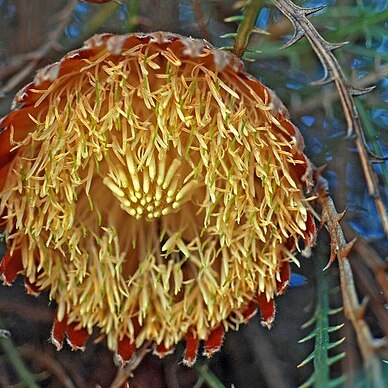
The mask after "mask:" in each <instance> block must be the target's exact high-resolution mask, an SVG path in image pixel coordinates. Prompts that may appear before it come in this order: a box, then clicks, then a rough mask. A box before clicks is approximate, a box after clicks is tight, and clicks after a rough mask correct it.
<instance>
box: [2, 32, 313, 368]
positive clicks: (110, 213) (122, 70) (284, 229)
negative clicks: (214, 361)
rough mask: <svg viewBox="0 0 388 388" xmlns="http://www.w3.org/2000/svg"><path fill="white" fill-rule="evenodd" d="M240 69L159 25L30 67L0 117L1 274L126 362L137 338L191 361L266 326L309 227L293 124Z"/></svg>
mask: <svg viewBox="0 0 388 388" xmlns="http://www.w3.org/2000/svg"><path fill="white" fill-rule="evenodd" d="M287 117H288V116H287V111H286V110H285V108H284V107H283V105H282V104H281V102H280V101H279V100H278V99H277V98H276V96H275V95H274V93H273V92H272V91H271V90H269V89H268V88H266V87H265V86H263V85H262V84H261V83H260V82H258V81H257V80H255V79H254V78H252V77H250V76H249V75H247V74H246V73H244V71H243V65H242V62H241V61H240V60H239V59H238V58H236V57H235V56H233V55H232V54H230V53H227V52H224V51H221V50H218V49H215V48H214V47H212V46H211V45H209V44H208V43H207V42H205V41H202V40H196V39H191V38H186V37H182V36H178V35H174V34H168V33H162V32H157V33H152V34H131V35H124V36H115V35H109V34H104V35H97V36H95V37H93V38H91V39H90V40H88V41H87V42H86V43H85V45H84V47H83V48H81V49H79V50H75V51H73V52H70V53H69V54H67V55H66V56H65V57H64V58H63V59H62V60H61V61H60V62H58V63H56V64H53V65H51V66H48V67H46V68H45V69H42V70H41V71H40V72H38V74H37V75H36V77H35V80H34V82H32V83H31V84H29V85H27V86H26V87H25V88H24V89H23V90H21V91H20V92H19V94H18V95H17V97H16V99H15V105H14V110H13V111H12V112H11V113H10V114H9V115H8V116H6V117H4V118H3V119H2V120H1V121H0V126H1V127H2V128H4V129H3V131H2V132H1V134H0V192H1V202H0V204H1V214H2V223H3V226H4V230H5V235H6V240H7V245H8V252H7V253H6V255H5V257H4V258H3V261H2V263H1V265H0V271H1V272H2V274H3V278H4V281H5V283H10V282H12V281H13V280H14V278H15V277H16V275H17V274H19V273H20V274H22V275H24V277H25V279H26V286H27V288H28V290H29V291H30V292H32V293H38V292H39V291H42V290H48V291H49V297H50V299H52V300H55V301H56V303H57V305H58V309H57V315H56V320H55V323H54V328H53V333H52V339H53V341H54V343H56V344H57V346H58V347H60V346H61V344H62V340H63V339H64V338H65V337H67V339H68V341H69V343H70V344H71V345H72V346H73V347H74V348H82V347H83V346H84V344H85V341H86V339H87V337H88V335H89V334H91V332H92V330H93V328H99V330H100V331H101V332H102V333H103V334H105V335H106V337H107V342H108V347H109V348H110V349H112V350H113V351H115V352H116V354H117V355H118V357H119V359H120V360H122V361H127V360H128V359H129V358H130V357H131V355H132V354H133V352H134V351H135V350H136V348H138V347H139V346H141V345H142V344H143V343H144V342H145V341H152V342H153V343H154V344H155V353H157V354H159V355H160V356H162V355H165V354H167V353H168V352H169V351H171V350H172V349H173V348H174V346H175V345H176V344H177V343H178V342H179V341H181V340H182V339H184V340H186V352H185V356H184V360H185V362H186V364H188V365H191V364H192V363H193V362H194V361H195V358H196V354H197V349H198V344H199V341H201V340H203V341H204V352H205V354H206V355H207V356H210V355H212V354H213V353H214V352H215V351H217V350H218V349H219V348H220V346H221V343H222V338H223V335H224V332H225V331H226V330H228V329H229V328H232V329H237V328H238V326H239V324H240V323H242V322H245V321H246V320H247V319H249V318H250V317H251V316H252V315H253V314H254V313H255V312H256V310H257V308H260V311H261V316H262V323H263V324H265V325H267V326H270V325H271V323H272V320H273V317H274V309H275V307H274V302H273V299H274V297H275V295H276V294H279V293H282V292H283V291H284V289H285V287H286V285H287V283H288V280H289V272H290V270H289V262H290V261H296V259H295V256H294V253H295V251H296V250H297V249H299V245H298V242H299V240H303V241H304V243H305V247H306V248H307V249H308V248H309V247H311V245H312V244H313V242H314V238H315V226H314V222H313V220H312V217H311V215H310V213H309V211H308V208H307V206H306V201H308V198H307V199H306V198H305V196H304V193H306V192H308V189H309V187H310V185H311V169H310V167H309V162H308V160H307V159H306V157H305V155H304V154H303V140H302V138H301V136H300V133H299V131H298V130H297V129H296V128H295V127H294V126H293V125H292V124H291V123H290V121H289V120H288V118H287Z"/></svg>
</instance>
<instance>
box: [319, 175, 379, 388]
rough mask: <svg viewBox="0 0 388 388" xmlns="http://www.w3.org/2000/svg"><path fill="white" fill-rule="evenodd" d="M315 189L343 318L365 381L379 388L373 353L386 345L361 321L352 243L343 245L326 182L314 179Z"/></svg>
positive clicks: (377, 365) (362, 309)
mask: <svg viewBox="0 0 388 388" xmlns="http://www.w3.org/2000/svg"><path fill="white" fill-rule="evenodd" d="M316 189H317V194H318V201H319V203H320V204H321V206H322V222H323V223H325V224H326V226H327V229H328V232H329V235H330V240H331V258H332V257H337V258H338V266H339V270H340V280H341V291H342V298H343V304H344V312H345V316H346V318H347V319H349V320H350V321H351V323H352V326H353V328H354V330H355V332H356V335H357V341H358V344H359V347H360V351H361V354H362V357H363V362H364V366H365V370H366V372H367V376H368V378H369V380H370V381H371V382H372V383H373V386H374V387H377V388H380V387H381V388H383V386H384V384H383V378H382V369H381V360H380V358H379V356H378V354H377V352H378V351H379V350H381V348H382V347H383V346H386V341H385V340H377V339H375V338H373V336H372V334H371V331H370V329H369V327H368V325H367V324H366V322H365V320H364V309H365V305H364V304H363V303H360V302H359V300H358V297H357V293H356V289H355V285H354V279H353V273H352V269H351V266H350V263H349V260H348V254H349V252H350V250H351V248H352V246H353V244H354V240H353V241H352V242H350V243H347V242H346V240H345V236H344V233H343V230H342V228H341V226H340V224H339V222H340V220H341V218H342V216H343V215H342V214H338V212H337V210H336V208H335V205H334V202H333V200H332V198H331V197H330V196H329V193H328V185H327V181H326V180H325V179H324V178H323V177H322V176H319V177H317V187H316Z"/></svg>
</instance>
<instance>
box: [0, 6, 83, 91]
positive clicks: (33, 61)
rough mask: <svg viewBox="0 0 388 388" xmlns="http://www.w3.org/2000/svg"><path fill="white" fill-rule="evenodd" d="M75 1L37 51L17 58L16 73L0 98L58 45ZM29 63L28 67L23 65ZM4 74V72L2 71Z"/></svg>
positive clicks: (62, 12) (62, 13)
mask: <svg viewBox="0 0 388 388" xmlns="http://www.w3.org/2000/svg"><path fill="white" fill-rule="evenodd" d="M76 2H77V1H76V0H69V4H68V5H67V6H66V7H65V8H64V9H63V10H62V11H61V12H60V14H59V15H58V16H57V19H58V24H57V26H56V28H55V29H54V30H53V31H51V33H50V34H49V35H48V37H47V39H46V40H45V43H44V44H43V45H42V46H41V47H39V48H38V49H37V50H35V51H33V52H30V53H26V54H24V55H22V56H18V59H17V61H18V63H16V64H13V65H12V66H11V67H12V68H14V71H16V73H15V74H14V75H13V76H12V77H11V78H10V79H9V80H8V81H7V83H6V84H5V85H4V86H3V87H2V88H1V89H0V96H1V95H5V94H6V93H9V92H10V91H11V90H13V89H14V88H15V87H17V86H18V85H19V84H20V83H21V82H22V81H23V80H25V79H26V78H27V77H28V76H29V75H30V74H31V73H32V72H33V71H34V69H35V67H36V66H37V65H38V63H39V62H40V61H41V60H42V59H43V58H44V57H45V56H47V55H48V53H49V52H50V51H51V50H52V49H54V48H56V47H57V46H58V45H59V39H60V37H61V36H62V34H63V31H64V30H65V28H66V27H67V26H68V24H69V19H70V17H71V15H72V13H73V8H74V5H75V4H76ZM27 61H29V63H28V65H27V66H25V63H26V62H27ZM3 72H4V70H3Z"/></svg>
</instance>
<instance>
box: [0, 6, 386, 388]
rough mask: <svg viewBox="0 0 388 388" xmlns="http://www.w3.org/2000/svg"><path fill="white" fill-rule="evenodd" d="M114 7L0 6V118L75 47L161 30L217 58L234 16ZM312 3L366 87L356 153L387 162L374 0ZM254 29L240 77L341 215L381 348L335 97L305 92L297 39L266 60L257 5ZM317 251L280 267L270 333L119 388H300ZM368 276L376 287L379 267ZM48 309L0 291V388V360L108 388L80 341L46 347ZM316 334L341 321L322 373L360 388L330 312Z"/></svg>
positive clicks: (238, 338) (256, 330) (370, 215)
mask: <svg viewBox="0 0 388 388" xmlns="http://www.w3.org/2000/svg"><path fill="white" fill-rule="evenodd" d="M121 3H122V4H121V5H120V4H116V3H114V2H112V3H107V4H104V5H97V4H87V3H77V2H76V1H68V0H67V1H65V0H56V1H54V0H13V1H11V0H0V115H5V114H6V113H7V112H8V111H9V109H10V104H11V101H12V97H13V95H14V94H15V93H16V91H17V90H18V89H19V88H20V87H22V86H23V85H24V84H25V83H27V82H30V81H31V80H32V78H33V76H34V74H35V72H36V70H37V69H39V68H40V67H42V66H44V65H46V64H48V63H52V62H54V61H56V60H58V59H59V58H60V57H61V56H62V55H63V54H64V53H65V52H67V51H69V50H71V49H73V48H76V47H79V46H80V45H81V44H82V42H83V41H84V40H85V39H86V38H88V37H90V36H92V35H93V34H94V33H97V32H116V33H126V32H131V31H155V30H165V31H171V32H176V33H181V34H184V35H191V36H194V37H200V38H205V39H207V40H209V41H210V42H211V43H213V44H214V45H215V46H218V47H222V46H231V45H232V44H233V41H232V40H231V39H228V38H221V36H222V35H224V34H228V33H232V32H235V31H236V30H237V27H238V21H231V22H226V21H225V19H227V18H230V17H231V16H234V15H240V14H241V9H240V8H239V7H241V5H242V4H243V2H241V1H216V0H192V1H189V0H182V1H178V0H161V1H152V0H145V1H139V0H138V1H135V0H122V1H121ZM299 4H300V3H299ZM321 4H327V5H328V7H327V8H326V9H324V10H322V11H320V12H319V13H317V14H316V15H314V16H312V17H311V21H312V22H313V23H314V25H315V26H316V28H317V29H318V30H319V31H320V32H321V33H322V34H323V35H324V36H325V38H326V39H327V40H329V41H332V42H340V41H349V42H350V43H349V44H348V45H347V46H345V47H344V48H342V49H341V50H338V51H337V52H336V56H337V59H338V60H339V62H340V64H341V67H342V69H343V71H344V73H345V74H346V76H347V77H348V79H349V80H351V82H352V83H353V84H355V85H360V86H364V87H365V86H370V85H376V89H375V90H374V91H373V92H372V93H370V94H368V95H366V96H363V97H360V98H358V102H357V107H358V110H359V114H360V117H361V119H362V121H363V124H364V131H365V136H366V141H367V144H368V146H369V147H370V148H371V149H373V150H374V151H375V153H380V154H381V155H384V153H385V155H387V151H388V150H387V148H388V135H387V127H388V113H387V110H386V105H385V104H384V103H386V102H387V99H388V79H387V78H386V77H387V74H388V66H387V64H386V59H387V57H388V53H387V46H388V38H387V35H386V31H385V32H384V23H385V24H386V23H387V22H386V21H387V20H388V12H387V1H386V0H376V1H367V0H360V1H358V2H357V3H356V2H354V1H348V0H341V1H325V0H323V1H308V2H303V6H317V5H321ZM232 19H233V18H232ZM227 20H228V19H227ZM256 26H257V27H258V28H261V29H265V30H267V31H268V32H270V35H263V34H254V35H253V36H252V39H251V41H250V45H249V49H250V50H252V51H250V52H247V53H246V54H245V58H248V59H249V58H251V59H252V58H253V59H255V61H254V62H247V63H246V66H247V69H248V71H249V72H250V73H251V74H253V75H254V76H255V77H257V78H258V79H260V80H261V81H262V82H263V83H265V84H266V85H267V86H269V87H270V88H271V89H273V90H275V91H276V93H277V95H278V96H279V97H280V98H281V99H282V101H283V102H284V103H285V105H286V106H287V107H288V108H289V110H290V114H291V117H292V120H293V121H294V123H295V124H296V125H297V126H298V127H299V128H300V129H301V131H302V133H303V135H304V137H305V142H306V153H307V155H308V156H309V157H310V158H311V160H312V161H313V162H314V164H315V165H316V166H322V165H324V164H327V165H328V166H327V169H326V171H325V173H324V175H325V177H326V179H328V181H329V183H330V188H331V194H332V196H333V198H334V200H335V203H336V206H337V209H338V210H339V211H342V210H343V209H345V208H346V209H347V214H346V217H345V219H344V221H343V222H342V224H343V227H344V230H345V233H346V236H347V238H348V239H349V240H350V239H351V238H353V237H354V236H355V235H358V236H359V240H358V241H359V242H358V243H357V244H356V247H355V248H354V249H353V251H352V254H351V264H352V266H353V271H354V275H355V281H356V286H357V290H358V292H359V296H360V298H362V297H364V296H368V297H369V299H370V303H369V305H368V307H367V310H366V316H365V321H366V323H367V324H368V325H369V326H370V328H371V330H372V334H373V335H374V336H375V337H376V338H380V337H383V336H387V335H388V317H387V312H386V306H385V304H386V301H385V300H384V298H383V297H382V294H381V290H380V286H379V285H378V284H377V282H376V278H375V276H376V273H377V272H376V271H373V270H372V269H371V268H370V266H369V265H368V263H367V260H366V256H369V255H371V254H372V253H373V254H376V255H377V257H378V258H379V260H381V261H382V262H383V263H384V260H385V259H386V257H387V254H388V241H387V238H386V236H384V231H383V229H382V227H381V223H380V221H379V217H378V214H377V212H376V209H375V205H374V201H373V199H371V198H370V197H369V196H368V193H367V190H366V184H365V181H364V178H363V174H362V171H361V167H360V163H359V158H358V154H357V152H356V149H355V147H354V143H353V140H352V139H351V138H348V137H347V133H346V132H347V130H346V124H345V121H344V117H343V112H342V110H341V107H340V104H339V102H338V97H337V94H336V91H335V89H334V87H333V86H332V85H327V86H313V85H311V84H310V83H311V82H312V81H314V80H316V79H319V78H320V77H321V76H322V67H321V65H320V64H319V62H318V60H317V59H316V57H315V55H314V53H313V51H312V50H311V48H310V47H309V45H308V43H307V41H306V40H305V39H302V40H301V41H300V42H299V43H297V44H296V45H294V46H292V47H290V48H288V49H286V50H279V48H280V46H281V45H282V44H283V43H284V38H285V37H286V36H288V35H290V34H292V26H291V24H290V23H289V22H288V21H287V20H286V19H285V18H284V17H283V16H282V14H281V13H280V12H279V11H278V10H276V9H275V8H274V7H273V5H272V4H271V3H270V2H269V1H263V2H262V8H261V11H260V13H259V17H258V19H257V22H256ZM257 50H259V51H260V52H257ZM375 170H376V172H377V173H378V177H379V185H380V189H381V193H382V196H383V199H384V201H385V203H388V200H387V199H388V195H387V190H388V165H387V163H385V164H384V163H381V164H376V165H375ZM329 245H330V243H329V239H328V236H327V234H326V232H325V231H324V230H322V231H321V233H320V236H319V240H318V244H317V247H316V249H315V250H314V252H313V255H312V257H311V258H308V259H305V258H301V268H296V267H294V268H293V272H294V273H295V274H299V275H301V276H294V277H293V281H292V286H293V287H292V288H291V289H289V291H288V292H287V293H286V295H285V296H282V297H281V298H278V300H277V317H276V321H275V324H274V327H273V328H272V329H271V330H270V331H268V330H267V329H264V328H262V327H261V325H260V320H259V317H255V318H253V319H252V320H251V322H250V323H249V324H248V325H245V326H243V327H241V328H240V330H239V332H229V333H228V334H227V336H226V339H225V342H224V345H223V347H222V350H221V351H220V352H219V353H218V354H216V355H215V356H214V357H213V358H212V359H210V360H206V359H204V358H199V360H198V362H197V364H196V366H195V367H194V368H193V369H188V368H186V367H184V366H183V365H182V364H181V359H182V353H183V350H184V348H183V345H181V346H178V348H177V350H176V351H175V353H174V354H173V355H170V356H168V357H166V358H165V359H163V360H159V359H158V358H156V357H155V356H151V355H147V356H146V357H145V359H144V360H143V362H142V363H141V365H140V366H139V367H138V368H137V369H136V371H135V373H134V378H133V379H131V380H130V381H129V385H130V386H133V387H174V388H175V387H193V386H195V387H202V386H210V387H222V386H223V385H224V386H226V387H230V386H232V385H234V386H235V387H237V388H239V387H271V388H282V387H297V386H299V385H301V384H303V383H304V382H305V381H306V380H307V379H308V378H309V376H310V375H311V373H313V370H314V365H313V364H314V363H313V362H311V363H309V364H307V365H306V366H304V367H303V368H297V365H298V364H299V363H301V362H302V361H303V360H304V359H305V358H306V357H307V356H308V355H309V354H310V352H311V351H312V350H313V347H314V341H307V342H305V343H303V344H299V343H298V341H299V340H300V339H301V338H303V337H304V336H305V335H306V334H308V333H309V330H308V329H302V328H301V326H302V324H303V323H304V322H306V321H308V320H309V318H310V317H311V316H312V314H313V312H314V306H315V301H316V279H317V276H323V275H322V268H323V267H324V266H325V264H326V262H327V260H328V257H329ZM363 249H364V250H363ZM365 249H366V251H365ZM371 252H372V253H371ZM324 276H325V279H326V281H327V282H328V283H329V285H330V289H331V290H332V291H331V293H330V295H329V298H330V305H331V307H333V308H335V307H341V306H342V299H341V292H340V280H339V277H338V270H337V266H336V264H334V265H333V266H332V267H331V268H330V269H329V270H327V271H326V272H325V275H324ZM382 276H386V273H384V269H383V270H382ZM54 309H55V306H53V305H51V306H49V305H48V298H47V295H44V294H42V295H40V296H39V297H38V298H34V297H31V296H27V295H25V290H24V287H23V284H22V281H21V280H18V281H16V282H15V284H14V286H13V287H0V322H1V323H0V328H4V329H8V330H9V331H10V332H11V340H12V341H11V342H10V341H9V340H0V345H1V346H0V386H3V387H8V386H11V385H16V386H18V387H20V386H25V385H26V381H25V380H23V378H21V377H20V376H19V375H18V374H17V373H16V371H15V364H14V362H21V360H22V362H23V363H24V365H25V366H26V368H27V371H28V372H29V373H30V374H31V375H32V376H34V378H35V380H36V382H37V384H38V385H39V386H42V387H59V386H65V387H74V386H76V387H95V386H97V385H100V386H103V387H107V386H109V384H110V383H111V382H112V381H113V380H114V378H115V375H116V373H117V369H116V367H115V366H114V363H113V357H112V354H111V353H110V352H109V351H108V350H107V349H106V347H105V345H104V342H102V343H99V344H94V343H93V342H92V341H89V343H88V346H87V348H86V350H85V352H83V353H82V352H76V353H73V352H71V350H70V349H69V347H66V346H65V348H64V349H63V350H62V351H61V352H56V351H55V348H54V347H53V346H52V345H51V344H49V343H48V338H49V336H50V330H51V324H52V320H53V315H54ZM330 323H331V324H332V325H338V324H340V323H345V325H344V326H343V327H342V328H341V330H339V331H337V332H335V333H333V334H332V337H331V339H332V340H333V341H334V340H336V339H337V340H338V339H340V338H343V337H346V338H345V341H344V342H343V344H342V345H341V346H339V347H336V348H335V349H334V350H333V354H338V353H341V352H343V351H345V352H346V356H345V358H343V359H342V360H341V361H339V362H337V363H335V364H333V365H332V366H331V375H332V377H333V378H335V377H338V376H341V375H346V376H347V377H348V382H349V384H353V385H352V386H357V385H358V386H367V385H366V383H365V381H364V375H363V369H362V364H361V361H360V352H359V349H358V346H357V341H356V335H355V333H354V330H353V328H352V326H351V325H350V323H349V322H348V321H347V320H346V318H345V317H344V316H343V314H342V313H338V314H336V315H333V316H332V317H331V318H330ZM310 330H311V329H310ZM12 354H16V355H17V357H18V358H17V360H18V361H12ZM10 360H11V361H10ZM352 379H353V380H352ZM23 381H24V382H23ZM351 381H353V383H350V382H351Z"/></svg>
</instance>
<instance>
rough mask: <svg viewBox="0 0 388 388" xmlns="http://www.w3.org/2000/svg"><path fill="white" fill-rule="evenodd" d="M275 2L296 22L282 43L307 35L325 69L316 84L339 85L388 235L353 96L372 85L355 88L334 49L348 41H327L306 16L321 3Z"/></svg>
mask: <svg viewBox="0 0 388 388" xmlns="http://www.w3.org/2000/svg"><path fill="white" fill-rule="evenodd" d="M273 2H274V4H275V5H276V7H277V8H279V10H280V11H281V12H282V13H283V14H284V15H285V16H286V17H287V18H288V19H289V20H290V21H291V23H292V25H293V26H294V35H293V37H292V38H291V39H290V40H289V41H288V42H287V43H286V44H285V45H284V46H283V47H284V48H286V47H290V46H291V45H293V44H294V43H296V42H298V41H299V39H301V38H302V37H306V39H307V40H308V42H309V43H310V46H311V48H312V49H313V50H314V52H315V54H316V55H317V57H318V58H319V60H320V62H321V64H322V66H323V70H324V76H323V78H322V79H321V80H320V81H317V82H315V84H317V85H319V84H321V85H322V84H326V83H330V82H334V84H335V86H336V88H337V92H338V95H339V98H340V101H341V105H342V109H343V113H344V115H345V120H346V124H347V129H348V135H349V136H350V135H352V136H354V142H355V145H356V148H357V152H358V155H359V157H360V161H361V166H362V170H363V173H364V177H365V181H366V185H367V188H368V193H369V195H370V196H371V197H372V198H373V199H374V201H375V205H376V208H377V212H378V214H379V217H380V220H381V224H382V226H383V229H384V231H385V233H386V235H387V236H388V214H387V209H386V207H385V204H384V202H383V200H382V198H381V193H380V189H379V184H378V179H377V175H376V172H375V171H374V169H373V166H372V161H371V160H370V158H369V156H370V155H372V152H371V151H370V150H368V148H367V146H366V142H365V138H364V132H363V128H362V124H361V121H360V119H359V115H358V112H357V108H356V105H355V102H354V96H359V95H362V94H365V93H368V92H369V91H371V90H372V89H373V88H367V89H360V88H356V87H353V86H352V85H351V84H350V83H349V82H348V81H347V80H346V78H345V76H344V74H343V72H342V69H341V67H340V65H339V63H338V61H337V59H336V58H335V56H334V55H333V51H334V50H335V49H338V48H340V47H342V46H344V45H345V44H346V42H345V43H329V42H327V41H326V40H325V39H324V38H323V37H322V36H321V35H320V34H319V33H318V31H317V30H316V29H315V27H314V26H313V24H312V23H311V22H310V21H309V19H308V18H307V16H308V15H311V14H313V13H314V12H317V11H319V10H321V9H322V8H323V7H322V6H321V7H316V8H303V7H299V6H297V5H295V4H294V3H293V2H292V1H291V0H273ZM377 158H378V157H377Z"/></svg>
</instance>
